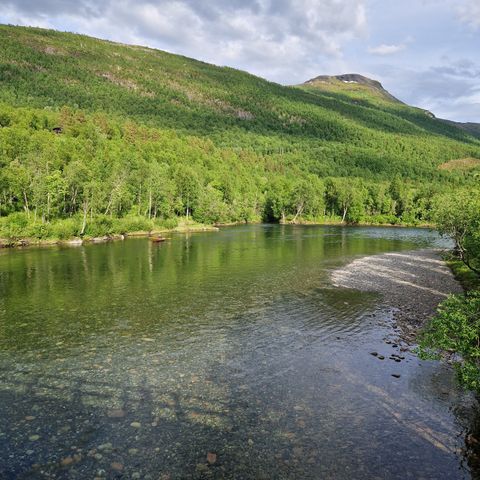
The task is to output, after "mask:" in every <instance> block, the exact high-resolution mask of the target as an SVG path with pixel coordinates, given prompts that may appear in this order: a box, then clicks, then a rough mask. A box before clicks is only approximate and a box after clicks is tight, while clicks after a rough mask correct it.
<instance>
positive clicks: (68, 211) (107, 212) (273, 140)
mask: <svg viewBox="0 0 480 480" xmlns="http://www.w3.org/2000/svg"><path fill="white" fill-rule="evenodd" d="M0 45H1V49H0V167H1V169H0V237H8V238H18V237H22V236H32V237H37V238H47V237H61V238H66V237H70V236H76V235H80V234H84V235H92V236H94V235H98V234H104V233H113V232H121V231H132V230H150V229H153V228H156V227H158V226H159V225H164V226H165V225H166V226H172V225H175V223H176V222H177V221H178V218H179V217H185V216H188V217H189V218H193V219H194V220H196V221H199V222H204V223H215V222H242V221H248V222H250V221H260V220H268V221H295V222H298V221H342V220H343V221H349V222H365V221H369V222H374V223H375V222H376V223H419V222H420V223H425V222H428V221H430V207H431V202H432V198H434V196H435V193H436V192H439V191H442V192H444V191H446V190H449V189H452V190H453V189H456V188H458V187H459V186H467V187H468V186H470V185H475V183H476V181H477V180H476V178H477V177H476V175H477V174H478V171H479V169H478V168H473V169H468V170H459V169H444V168H439V167H440V166H441V165H444V164H446V163H448V162H451V161H452V160H456V159H464V158H472V159H480V140H479V139H477V138H475V137H473V136H471V135H470V134H469V133H468V132H466V131H464V130H461V129H459V128H457V127H456V126H454V125H451V124H448V123H445V122H442V121H439V120H437V119H435V118H432V117H431V116H429V115H428V114H427V113H426V112H425V111H423V110H420V109H416V108H412V107H409V106H407V105H404V104H402V103H400V102H395V101H392V99H390V98H388V97H385V96H378V95H375V94H373V93H372V92H371V91H369V90H368V89H352V88H349V89H345V88H340V87H339V86H338V85H336V84H335V85H331V86H330V87H329V88H326V87H325V86H323V88H318V86H315V85H303V86H300V87H284V86H281V85H277V84H274V83H270V82H268V81H266V80H263V79H261V78H258V77H255V76H253V75H250V74H248V73H245V72H241V71H237V70H234V69H231V68H221V67H216V66H213V65H209V64H206V63H203V62H199V61H195V60H192V59H188V58H185V57H181V56H177V55H172V54H169V53H166V52H162V51H158V50H153V49H149V48H145V47H138V46H129V45H121V44H115V43H112V42H108V41H103V40H98V39H93V38H89V37H86V36H81V35H74V34H69V33H60V32H55V31H50V30H42V29H35V28H23V27H11V26H0ZM345 85H346V84H345Z"/></svg>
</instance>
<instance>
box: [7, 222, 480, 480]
mask: <svg viewBox="0 0 480 480" xmlns="http://www.w3.org/2000/svg"><path fill="white" fill-rule="evenodd" d="M440 244H441V241H440V240H439V238H438V237H437V235H436V234H435V233H433V232H430V231H428V230H420V229H396V228H363V227H358V228H347V227H345V228H341V227H313V226H312V227H306V226H305V227H295V226H284V227H282V226H268V225H257V226H245V227H233V228H225V229H222V230H221V231H220V232H213V233H200V234H191V235H177V236H172V238H171V239H170V240H169V241H168V242H166V243H164V244H158V245H157V244H152V243H151V242H149V241H148V240H147V239H130V240H126V241H124V242H114V243H108V244H102V245H87V246H82V247H75V248H73V247H71V248H57V247H55V248H43V249H41V248H36V249H35V248H30V249H24V250H12V251H6V250H5V251H2V252H1V253H0V478H1V479H2V480H3V479H16V478H21V479H29V478H34V479H37V478H38V479H44V478H68V479H70V478H71V479H84V478H88V479H90V478H91V479H93V478H95V477H97V478H128V479H130V478H131V479H152V480H168V479H172V480H173V479H197V478H198V479H200V478H216V479H220V478H234V479H287V478H288V479H335V480H337V479H338V480H342V479H357V480H358V479H435V480H441V479H448V480H454V479H464V478H465V479H469V478H474V477H475V473H473V472H471V471H470V469H469V464H468V462H467V460H466V459H465V455H464V449H465V436H466V433H467V431H468V430H469V429H470V428H471V426H472V423H473V422H474V421H475V418H474V413H473V412H474V405H473V400H472V398H470V397H469V396H468V395H465V394H462V393H461V392H460V391H459V390H457V388H456V386H455V383H454V379H453V375H452V372H451V371H450V370H449V369H448V368H447V367H444V366H441V365H440V364H438V363H437V362H422V361H420V360H418V359H417V358H416V357H415V356H414V355H412V354H411V353H409V352H404V353H401V352H400V349H399V347H396V346H394V345H393V344H392V343H386V340H387V341H389V340H388V339H390V338H395V335H394V333H395V330H394V323H393V321H392V311H391V309H389V308H388V306H385V305H383V304H382V300H381V298H380V297H379V296H377V295H375V294H372V293H360V292H358V291H354V290H346V289H340V288H334V287H333V286H332V285H331V282H330V273H331V271H332V270H333V269H335V268H337V267H340V266H344V265H345V264H347V263H348V262H349V261H351V260H353V259H354V258H357V257H358V256H364V255H370V254H377V253H383V252H393V251H402V250H411V249H415V248H425V247H429V246H438V245H440ZM373 351H376V352H379V353H380V354H382V355H384V356H385V357H386V358H385V360H383V361H382V360H379V359H378V358H376V357H374V356H372V355H371V352H373ZM391 353H396V354H398V355H400V356H404V357H405V359H404V360H402V361H401V362H395V361H393V360H389V356H390V354H391ZM392 374H395V375H400V378H395V377H393V376H392ZM477 473H478V472H477ZM477 478H478V477H477Z"/></svg>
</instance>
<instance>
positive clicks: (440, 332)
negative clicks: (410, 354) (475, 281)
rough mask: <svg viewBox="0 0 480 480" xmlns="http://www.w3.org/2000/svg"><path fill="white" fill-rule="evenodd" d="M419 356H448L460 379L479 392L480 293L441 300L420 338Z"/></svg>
mask: <svg viewBox="0 0 480 480" xmlns="http://www.w3.org/2000/svg"><path fill="white" fill-rule="evenodd" d="M420 354H421V356H422V357H423V358H439V357H440V356H441V355H442V354H447V355H449V356H450V357H451V360H452V361H453V362H454V365H455V367H456V369H457V373H458V377H459V380H460V382H461V383H462V384H463V385H464V386H465V387H466V388H468V389H470V390H474V391H476V392H477V393H480V292H478V291H473V292H470V293H468V294H467V295H466V296H464V295H452V296H450V297H449V298H448V300H446V301H444V302H443V303H442V304H441V306H440V308H439V310H438V313H437V315H436V316H435V317H434V318H433V319H432V320H431V322H430V324H429V325H428V327H427V329H426V330H425V331H424V332H423V334H422V336H421V338H420Z"/></svg>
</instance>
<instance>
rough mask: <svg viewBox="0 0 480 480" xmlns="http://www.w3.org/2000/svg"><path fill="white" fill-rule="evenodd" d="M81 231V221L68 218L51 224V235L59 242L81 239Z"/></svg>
mask: <svg viewBox="0 0 480 480" xmlns="http://www.w3.org/2000/svg"><path fill="white" fill-rule="evenodd" d="M80 230H81V219H79V218H66V219H63V220H57V221H56V222H53V223H52V224H51V229H50V231H51V235H52V237H54V238H58V239H59V240H68V239H70V238H73V237H79V236H80Z"/></svg>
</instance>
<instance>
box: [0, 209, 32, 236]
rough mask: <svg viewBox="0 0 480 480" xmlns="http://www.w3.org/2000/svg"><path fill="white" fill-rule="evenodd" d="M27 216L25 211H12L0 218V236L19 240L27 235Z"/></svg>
mask: <svg viewBox="0 0 480 480" xmlns="http://www.w3.org/2000/svg"><path fill="white" fill-rule="evenodd" d="M28 225H29V218H28V216H27V214H26V213H23V212H17V213H12V214H11V215H9V216H8V217H3V218H0V237H2V238H7V239H9V240H19V239H21V238H25V237H27V236H28V232H27V230H28Z"/></svg>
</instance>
